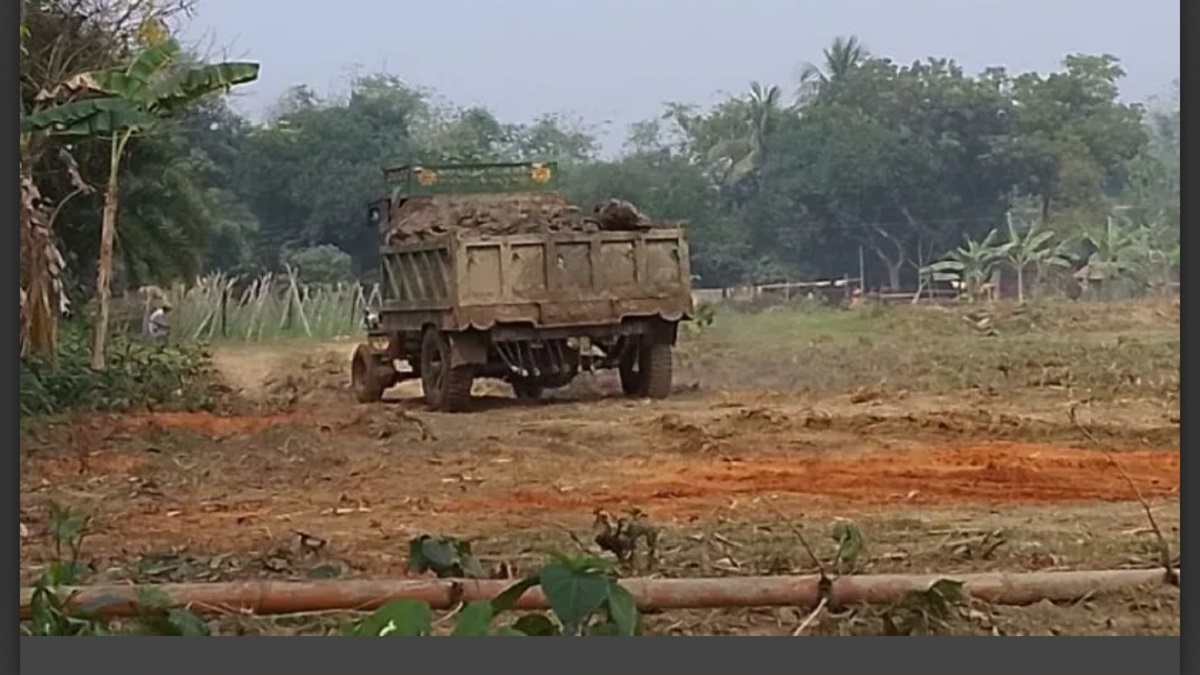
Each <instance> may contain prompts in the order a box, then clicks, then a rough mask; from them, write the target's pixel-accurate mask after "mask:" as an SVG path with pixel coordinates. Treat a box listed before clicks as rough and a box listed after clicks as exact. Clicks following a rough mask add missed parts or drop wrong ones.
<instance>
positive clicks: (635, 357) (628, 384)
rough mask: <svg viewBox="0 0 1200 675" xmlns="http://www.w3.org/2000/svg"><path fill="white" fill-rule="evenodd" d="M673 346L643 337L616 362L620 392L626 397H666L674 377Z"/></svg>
mask: <svg viewBox="0 0 1200 675" xmlns="http://www.w3.org/2000/svg"><path fill="white" fill-rule="evenodd" d="M673 352H674V349H673V347H672V346H671V343H669V342H652V341H650V340H649V339H642V340H641V341H639V343H638V344H637V347H636V348H635V349H631V350H629V351H628V352H626V353H625V355H624V356H622V358H621V362H620V363H619V364H618V373H619V374H620V376H621V391H623V392H624V393H625V395H626V396H637V397H641V398H667V397H668V396H670V395H671V384H672V380H673V378H674V372H673V371H674V365H675V364H674V362H673V356H674V354H673Z"/></svg>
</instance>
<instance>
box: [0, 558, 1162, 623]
mask: <svg viewBox="0 0 1200 675" xmlns="http://www.w3.org/2000/svg"><path fill="white" fill-rule="evenodd" d="M1176 574H1178V572H1176ZM1176 578H1178V577H1176ZM942 579H948V580H953V581H961V582H963V585H964V589H965V591H966V592H967V593H968V594H969V595H971V596H972V597H974V598H977V599H979V600H983V601H985V602H989V603H992V604H998V605H1028V604H1032V603H1036V602H1040V601H1042V600H1050V601H1051V602H1075V601H1078V600H1080V599H1082V598H1084V597H1087V596H1089V595H1092V594H1096V593H1105V592H1111V591H1115V590H1121V589H1127V588H1132V587H1139V586H1147V585H1161V584H1165V583H1169V580H1168V578H1167V573H1166V571H1165V570H1162V569H1148V570H1147V569H1142V570H1086V571H1071V572H1021V573H1004V572H993V573H985V574H957V575H956V574H942V575H937V574H927V575H907V574H882V575H858V576H848V577H841V578H839V579H836V580H835V581H834V582H833V589H832V592H831V594H830V598H829V600H830V604H831V605H833V606H846V605H858V604H889V603H892V602H895V601H897V600H898V599H900V598H902V597H903V596H904V595H905V594H907V593H909V592H912V591H924V590H926V589H928V588H929V587H930V586H931V585H932V584H933V583H935V582H936V581H938V580H942ZM819 581H820V577H818V576H816V575H810V576H769V577H725V578H708V579H639V578H633V579H623V580H621V585H622V586H624V587H625V588H626V589H628V590H629V592H630V593H631V594H632V595H633V597H634V598H635V599H636V600H637V603H638V606H639V607H641V608H643V609H659V610H663V609H711V608H728V607H783V606H791V607H812V606H815V605H816V604H817V603H818V602H819V601H820V599H821V591H820V588H819ZM512 583H514V581H512V580H494V579H489V580H476V579H402V580H360V579H344V580H321V581H240V582H229V583H196V584H162V585H155V586H153V588H155V589H158V590H159V591H161V592H163V593H165V594H166V595H167V596H168V597H170V598H171V600H172V602H174V603H175V604H177V605H182V606H187V607H189V608H190V609H192V610H193V611H195V612H198V613H202V614H214V613H230V612H242V613H252V614H259V615H266V614H295V613H300V612H324V611H338V610H341V611H354V610H360V611H366V610H372V609H375V608H377V607H379V606H380V605H382V604H384V603H385V602H387V601H389V600H397V599H411V600H420V601H424V602H426V603H428V604H429V605H430V606H431V607H433V608H434V609H450V608H452V607H455V606H456V605H457V604H458V603H459V602H471V601H475V600H490V599H492V598H494V597H495V596H497V595H499V594H500V592H501V591H503V590H504V589H506V588H508V587H509V586H510V585H511V584H512ZM62 592H63V593H64V594H68V595H69V594H71V593H76V595H75V596H74V598H73V600H72V605H74V606H75V607H78V608H80V609H82V610H84V611H87V612H90V613H93V614H95V615H98V616H104V617H116V616H131V615H133V614H135V613H136V611H137V602H138V587H136V586H91V587H80V588H64V589H62ZM32 594H33V589H30V588H23V589H21V618H22V619H27V618H29V604H30V598H31V597H32ZM548 606H549V605H548V604H547V602H546V597H545V595H543V594H542V592H541V590H540V589H537V588H535V589H532V590H530V591H528V592H527V593H525V595H523V596H521V598H520V600H518V602H517V604H516V606H515V608H516V609H525V610H531V609H546V608H547V607H548Z"/></svg>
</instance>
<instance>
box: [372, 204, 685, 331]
mask: <svg viewBox="0 0 1200 675" xmlns="http://www.w3.org/2000/svg"><path fill="white" fill-rule="evenodd" d="M381 253H382V255H381V266H382V267H381V272H382V275H381V276H382V288H381V291H382V295H383V304H382V307H381V310H382V311H381V313H380V319H381V325H380V327H381V328H382V329H383V330H384V331H394V330H419V329H421V328H422V327H423V326H424V325H427V324H434V325H437V326H438V327H439V328H441V329H443V330H449V331H465V330H471V329H474V330H490V329H492V328H495V327H496V326H498V325H500V326H504V325H520V326H524V327H527V328H532V329H537V328H566V327H571V326H596V325H610V324H619V323H621V321H623V320H625V319H628V318H635V317H643V318H645V317H657V318H660V319H664V320H666V321H679V320H680V319H682V318H683V317H684V316H686V315H687V314H688V312H689V311H690V310H691V303H692V299H691V284H690V279H691V269H690V265H689V262H688V246H687V240H686V238H685V237H684V233H683V231H682V230H680V229H674V228H672V229H656V230H649V231H646V232H597V233H594V234H576V233H559V234H553V235H509V236H503V237H496V238H488V239H477V238H471V237H461V236H457V235H453V234H451V235H446V236H444V237H441V238H439V239H437V240H433V241H422V242H415V243H412V244H401V245H396V246H388V247H385V248H384V249H383V250H382V252H381Z"/></svg>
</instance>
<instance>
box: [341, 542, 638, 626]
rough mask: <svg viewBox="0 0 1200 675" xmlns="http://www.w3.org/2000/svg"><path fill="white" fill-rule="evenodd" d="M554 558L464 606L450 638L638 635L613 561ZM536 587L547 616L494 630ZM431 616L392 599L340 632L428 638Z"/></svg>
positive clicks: (634, 612) (418, 605) (417, 604)
mask: <svg viewBox="0 0 1200 675" xmlns="http://www.w3.org/2000/svg"><path fill="white" fill-rule="evenodd" d="M553 555H554V560H553V561H552V562H550V563H548V564H546V565H545V566H544V567H542V568H541V570H539V571H538V572H537V573H536V574H533V575H530V576H528V577H526V578H524V579H522V580H520V581H518V582H516V583H514V584H513V585H512V586H510V587H508V588H507V589H506V590H505V591H504V592H502V593H501V594H500V595H497V596H496V597H495V598H493V599H492V600H491V601H482V600H481V601H475V602H469V603H466V604H465V605H463V606H462V608H461V609H460V610H459V611H458V613H457V622H456V623H455V626H454V629H453V631H452V633H451V634H452V635H455V636H485V635H494V636H514V637H517V636H538V637H548V636H622V635H623V636H634V635H638V634H639V632H640V617H639V614H638V609H637V604H636V603H635V602H634V599H633V596H632V595H630V593H629V591H627V590H625V588H624V587H622V586H621V584H620V583H618V582H617V579H616V576H615V575H614V574H613V572H612V562H610V561H608V560H603V559H598V558H591V557H584V558H571V557H567V556H564V555H558V554H553ZM539 586H540V587H541V589H542V592H543V593H544V594H545V595H546V599H547V600H548V601H549V603H550V608H551V612H549V613H529V614H525V615H523V616H521V617H520V618H518V619H516V620H515V621H513V622H512V623H509V624H506V625H502V626H499V627H493V624H494V623H495V622H496V620H497V619H498V618H499V617H500V615H502V614H504V613H505V612H507V611H509V610H510V609H512V607H513V606H514V605H515V604H516V602H517V600H518V599H519V598H520V597H521V596H522V595H524V594H525V593H526V592H527V591H529V590H530V589H532V588H535V587H539ZM433 629H434V621H433V612H432V610H431V609H430V607H429V605H428V604H427V603H424V602H421V601H418V600H392V601H390V602H388V603H387V604H385V605H383V606H382V607H380V608H379V609H378V610H376V611H375V612H374V613H372V614H371V615H370V616H368V617H367V618H365V619H363V620H362V621H361V622H358V623H356V624H353V625H351V626H350V627H348V628H347V629H346V631H345V634H346V635H351V636H360V637H361V636H378V637H389V636H396V637H415V636H429V635H432V633H433Z"/></svg>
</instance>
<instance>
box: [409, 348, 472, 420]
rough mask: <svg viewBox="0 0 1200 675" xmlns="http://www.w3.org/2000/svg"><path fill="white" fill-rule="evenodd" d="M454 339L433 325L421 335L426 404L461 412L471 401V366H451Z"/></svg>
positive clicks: (448, 410) (438, 409)
mask: <svg viewBox="0 0 1200 675" xmlns="http://www.w3.org/2000/svg"><path fill="white" fill-rule="evenodd" d="M450 363H451V360H450V338H449V337H448V336H447V335H446V334H445V333H443V332H442V331H440V330H437V329H434V328H431V329H429V330H426V331H425V334H424V335H423V336H422V338H421V370H420V373H421V389H422V390H423V392H424V394H425V404H426V405H428V406H429V407H430V408H432V409H434V410H437V411H440V412H461V411H463V410H466V409H467V407H468V406H469V405H470V403H471V383H472V382H473V381H474V379H475V374H474V369H473V368H472V367H471V366H458V367H453V366H451V365H450Z"/></svg>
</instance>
